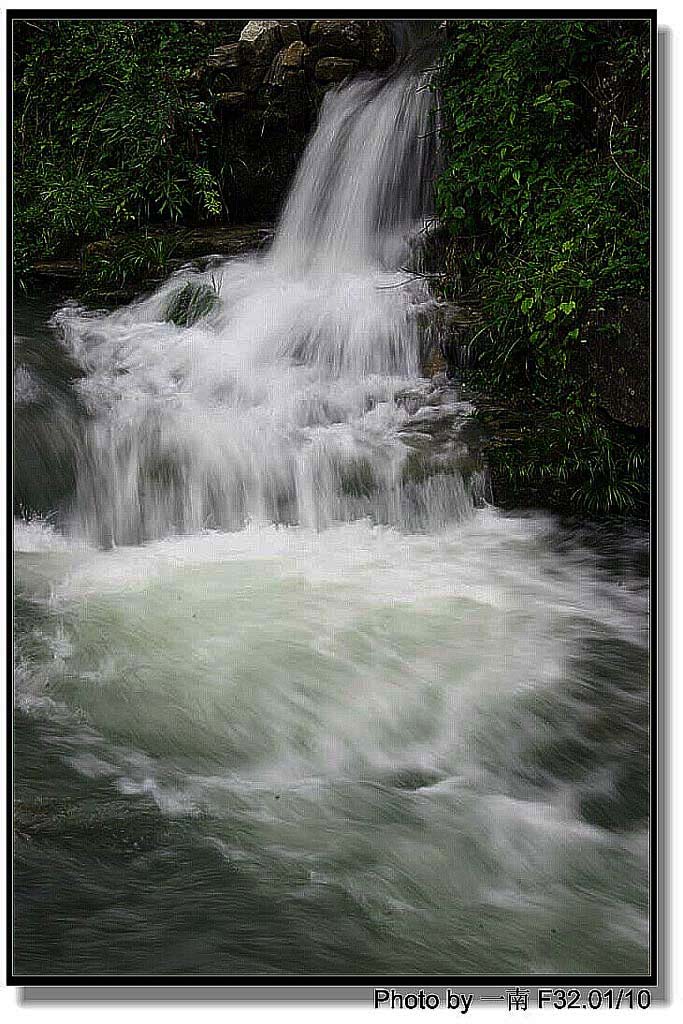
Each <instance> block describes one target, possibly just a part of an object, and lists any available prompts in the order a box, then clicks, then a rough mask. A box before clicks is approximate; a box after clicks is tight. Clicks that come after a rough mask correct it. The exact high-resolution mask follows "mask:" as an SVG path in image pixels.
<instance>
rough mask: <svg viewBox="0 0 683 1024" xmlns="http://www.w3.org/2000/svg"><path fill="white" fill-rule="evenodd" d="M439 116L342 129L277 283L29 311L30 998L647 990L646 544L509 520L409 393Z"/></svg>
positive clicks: (451, 420)
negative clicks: (362, 984) (340, 986)
mask: <svg viewBox="0 0 683 1024" xmlns="http://www.w3.org/2000/svg"><path fill="white" fill-rule="evenodd" d="M430 103H431V94H430V90H429V88H428V87H427V83H426V82H425V80H424V78H423V77H422V76H420V75H417V74H415V73H405V72H403V73H400V74H395V75H394V76H392V77H389V78H388V79H386V80H382V81H379V80H361V81H356V82H354V83H353V84H351V85H347V86H346V87H344V88H340V89H339V90H335V91H334V92H333V93H331V94H329V95H328V97H327V98H326V100H325V103H324V105H323V108H322V111H321V115H320V122H319V126H318V128H317V130H316V132H315V134H314V136H313V138H312V140H311V142H310V144H309V147H308V149H307V151H306V153H305V155H304V157H303V159H302V162H301V165H300V169H299V172H298V174H297V177H296V179H295V181H294V183H293V186H292V189H291V192H290V196H289V199H288V201H287V204H286V207H285V209H284V211H283V215H282V218H281V222H280V224H279V227H278V230H277V234H276V237H275V240H274V242H273V244H272V246H271V248H270V250H269V251H267V252H265V253H261V254H254V255H253V256H249V257H247V258H243V259H236V260H230V261H214V262H213V263H212V264H211V265H210V266H209V267H208V268H206V269H204V270H202V271H199V270H197V269H196V268H194V269H193V268H186V269H185V270H183V271H181V272H179V273H177V274H175V275H173V276H172V278H171V279H170V280H169V281H167V282H166V284H164V285H163V286H162V287H161V288H160V289H159V290H158V291H157V292H156V293H155V294H153V295H151V296H150V297H147V298H144V299H142V300H140V301H137V302H134V303H133V304H131V305H128V306H126V307H124V308H121V309H117V310H116V311H114V312H110V313H105V312H93V311H89V310H86V309H84V308H81V307H79V306H77V305H75V304H73V303H71V304H67V305H66V306H64V307H62V308H60V309H59V310H56V311H52V314H53V315H51V318H50V319H49V323H46V317H45V316H44V315H43V313H42V312H41V310H40V308H39V307H37V306H36V305H35V303H34V304H33V305H32V304H30V303H29V304H24V305H23V306H22V305H21V304H19V305H18V306H17V312H16V320H15V331H16V335H17V341H16V364H15V365H16V370H15V410H16V421H15V432H16V442H15V445H16V455H15V459H16V461H15V480H16V494H17V495H18V500H19V501H20V504H21V505H22V508H24V510H25V514H24V516H23V517H22V518H19V519H17V521H16V523H15V592H16V608H15V610H16V627H15V655H16V705H17V711H16V715H15V755H14V756H15V776H16V780H15V782H16V799H17V823H16V824H17V830H16V831H17V839H16V854H15V896H16V902H15V942H16V951H15V969H16V970H17V971H18V972H19V973H26V974H40V975H70V974H71V975H80V974H97V975H105V974H112V975H116V976H121V975H135V974H141V975H147V976H151V975H158V976H162V975H176V976H177V975H186V976H237V975H272V976H278V975H287V974H309V975H323V976H331V975H348V976H362V975H364V974H372V973H373V972H374V973H377V972H384V973H390V974H391V973H393V974H395V975H397V976H398V975H404V976H405V975H407V974H412V975H419V974H422V975H435V974H441V975H444V976H448V977H451V978H457V977H458V976H460V975H467V974H469V975H472V974H477V975H486V974H501V973H508V974H513V973H516V972H517V973H520V972H525V973H528V972H534V973H536V972H538V973H544V974H548V973H564V974H580V973H586V974H595V973H600V972H603V973H620V974H627V973H629V972H631V973H646V972H647V969H648V833H647V814H648V787H647V774H648V749H649V748H648V724H649V718H648V715H649V712H648V702H647V695H648V629H647V622H648V620H647V611H648V590H647V538H646V536H645V535H644V534H641V533H640V532H638V530H636V529H635V528H631V529H629V530H625V529H624V530H619V531H617V530H616V529H611V530H608V529H606V528H598V527H594V526H589V525H581V526H579V525H574V526H571V527H570V526H567V525H566V524H565V525H560V524H559V523H558V522H556V521H555V520H553V519H552V518H550V517H546V516H543V515H540V514H539V515H536V514H524V515H521V514H520V515H510V514H503V513H501V512H500V511H498V510H497V509H496V508H495V507H494V506H493V505H492V504H490V502H489V501H487V500H486V498H487V489H486V485H485V478H484V474H483V472H482V469H481V466H480V465H479V463H478V460H477V458H476V452H475V451H474V449H473V447H472V426H471V422H470V415H471V407H470V406H469V404H468V403H467V401H466V400H464V398H463V396H462V394H461V393H460V392H459V390H458V388H457V386H455V385H454V384H452V383H449V382H447V381H446V380H445V379H443V378H436V379H433V380H432V379H427V378H424V377H422V376H421V366H422V365H423V360H424V357H425V354H426V352H427V350H428V348H429V345H430V344H432V343H433V331H430V329H429V325H430V323H433V322H434V316H435V313H436V312H437V303H436V302H435V300H434V299H433V297H432V296H431V294H430V292H429V289H428V287H427V285H426V283H425V281H424V280H423V279H422V278H421V277H420V276H419V275H416V274H414V273H412V272H411V270H410V266H411V265H412V264H411V260H412V259H413V255H414V251H415V247H416V246H417V245H419V238H420V233H421V231H422V230H423V228H424V225H425V222H426V218H428V217H429V215H430V208H429V197H430V180H431V178H430V175H431V173H432V167H433V153H432V152H431V138H432V135H431V132H430V116H429V114H430V111H429V108H430ZM186 285H192V286H193V287H196V286H203V287H204V288H205V289H206V290H208V289H210V291H211V294H212V295H213V296H215V297H216V298H215V300H213V306H212V308H211V309H210V310H209V312H208V313H207V315H205V316H203V317H201V318H199V319H198V320H197V321H196V322H194V323H192V324H189V325H184V324H182V323H173V322H169V320H168V316H167V314H168V310H169V306H170V304H172V302H173V300H174V296H177V294H178V292H179V289H181V288H183V287H185V286H186ZM203 294H206V291H205V292H204V293H203ZM36 508H37V509H39V510H42V512H43V515H42V516H36V515H35V514H34V515H33V516H31V515H29V511H30V510H31V509H34V510H35V509H36Z"/></svg>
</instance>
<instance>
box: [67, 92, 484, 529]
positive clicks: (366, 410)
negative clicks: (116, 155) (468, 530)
mask: <svg viewBox="0 0 683 1024" xmlns="http://www.w3.org/2000/svg"><path fill="white" fill-rule="evenodd" d="M430 104H431V95H430V90H429V88H428V82H427V80H426V78H425V76H423V75H419V74H415V73H410V74H405V73H403V74H400V75H395V76H394V77H392V78H390V79H388V80H386V81H380V80H376V79H371V80H362V81H357V82H354V83H353V84H351V85H349V86H347V87H346V88H343V89H340V90H338V91H335V92H333V93H331V94H329V95H328V97H327V98H326V100H325V103H324V106H323V110H322V113H321V118H320V124H319V126H318V129H317V131H316V132H315V134H314V136H313V138H312V140H311V142H310V144H309V146H308V149H307V152H306V154H305V156H304V158H303V160H302V163H301V167H300V169H299V172H298V174H297V177H296V180H295V182H294V184H293V187H292V190H291V194H290V197H289V199H288V202H287V205H286V207H285V210H284V213H283V216H282V220H281V223H280V225H279V228H278V231H277V235H276V238H275V241H274V244H273V247H272V250H271V251H270V252H268V253H266V254H265V255H262V256H254V257H252V258H249V259H245V260H239V261H229V262H226V263H224V264H223V265H222V266H219V267H218V268H212V270H211V271H210V272H208V271H207V272H206V273H205V274H198V273H196V272H185V273H181V274H180V275H176V276H175V277H174V278H173V279H172V280H171V281H169V282H167V283H166V285H165V286H164V287H162V288H161V289H160V290H159V291H158V292H157V293H156V294H155V295H153V296H151V297H150V298H148V299H146V300H145V301H142V302H138V303H135V304H133V305H131V306H128V307H126V308H125V309H121V310H119V311H117V312H115V313H113V314H111V315H109V316H102V315H99V316H98V315H96V316H93V315H91V314H87V313H85V312H84V311H83V310H78V309H74V308H70V309H66V310H64V311H62V313H61V314H60V318H59V319H60V324H61V326H62V328H63V331H64V335H65V338H66V340H67V343H68V345H69V347H70V349H71V351H72V353H73V354H74V355H75V357H76V358H77V359H78V360H79V361H80V362H81V364H82V365H83V366H84V367H85V369H86V371H87V374H86V377H85V378H84V380H83V381H82V382H81V383H80V385H79V387H80V393H81V396H82V398H83V400H84V401H85V403H86V405H87V407H88V408H89V410H90V412H91V415H92V418H93V420H92V424H91V428H90V435H89V441H88V445H87V450H88V454H87V458H86V459H85V460H84V462H83V465H82V467H81V472H80V475H79V483H78V492H77V501H76V521H77V526H78V529H80V530H84V531H85V533H86V534H87V535H88V536H90V537H91V538H94V539H97V540H99V542H100V543H104V544H105V545H109V544H111V543H115V544H121V543H124V544H125V543H138V542H140V541H142V540H147V539H151V538H157V537H161V536H164V535H166V534H168V533H173V532H181V533H187V532H194V531H197V530H199V529H203V528H220V529H228V530H235V529H240V528H243V527H244V526H245V524H246V523H248V522H276V523H288V524H293V523H297V524H301V525H305V526H311V527H314V528H316V529H319V528H324V527H325V526H327V525H329V524H330V523H333V522H338V521H345V520H350V519H354V518H358V517H360V516H371V517H372V518H373V520H374V521H376V522H391V523H395V524H398V525H405V526H408V527H414V526H416V525H418V524H420V523H422V522H423V520H424V512H425V509H426V508H428V506H429V505H430V502H429V501H427V500H426V499H425V496H424V495H423V494H422V493H421V491H420V486H419V485H418V486H417V487H416V486H415V484H414V483H413V482H411V481H410V480H409V479H407V478H406V465H407V460H408V454H409V449H408V447H407V446H406V445H405V444H404V443H403V442H402V440H401V438H400V437H399V431H400V429H401V428H402V427H403V426H404V425H405V423H406V421H407V419H408V413H407V411H406V409H405V407H404V405H402V403H401V401H400V397H401V394H402V393H403V392H405V390H406V388H407V387H409V386H414V385H415V382H416V380H417V379H418V378H419V374H420V360H421V351H420V348H421V343H422V342H421V331H420V324H421V322H422V320H424V318H425V316H427V315H428V312H429V310H430V309H431V308H432V307H433V306H434V301H433V299H432V298H431V296H430V294H429V292H428V289H427V288H426V286H425V284H424V282H422V281H420V280H415V279H414V278H413V276H411V275H410V274H408V273H407V272H406V271H405V270H404V269H402V268H403V267H404V265H405V263H406V261H407V259H408V256H409V249H410V245H411V240H412V239H414V237H415V235H416V233H418V232H419V231H420V229H421V228H422V227H423V225H424V223H425V217H426V216H427V214H428V211H429V201H428V199H429V189H430V176H429V171H430V159H431V141H430V136H429V131H428V128H429V110H430ZM187 281H191V282H194V283H196V284H210V285H212V286H213V287H214V288H215V289H216V291H217V292H218V295H219V302H218V303H217V304H216V307H215V308H214V309H213V311H212V312H211V313H210V315H209V316H207V317H206V318H205V319H203V320H201V321H199V322H198V323H196V324H195V325H194V326H192V327H179V326H175V325H174V324H172V323H167V322H165V310H166V308H167V306H168V303H169V301H170V299H171V297H172V295H173V294H174V293H175V292H176V290H177V289H178V288H179V287H181V286H182V285H184V284H185V283H186V282H187ZM429 487H430V489H431V491H435V489H436V490H437V491H438V490H439V488H441V490H443V491H444V495H445V497H444V500H441V501H439V497H438V494H433V495H432V498H434V499H435V504H436V505H440V507H441V509H443V508H444V507H445V506H446V505H450V506H451V507H452V508H453V514H454V515H458V514H461V513H462V511H463V509H464V508H465V507H466V506H467V504H468V501H469V499H468V497H467V495H466V493H465V491H466V489H465V488H463V486H462V481H459V480H453V479H450V480H447V479H444V480H442V481H441V483H439V482H438V481H434V480H432V481H431V482H430V484H429Z"/></svg>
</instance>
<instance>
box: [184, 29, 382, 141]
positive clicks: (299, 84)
mask: <svg viewBox="0 0 683 1024" xmlns="http://www.w3.org/2000/svg"><path fill="white" fill-rule="evenodd" d="M395 58H396V50H395V47H394V42H393V39H392V35H391V31H390V29H389V26H388V23H387V22H384V21H376V20H362V19H361V20H359V19H348V18H319V19H316V20H310V21H292V20H287V19H270V20H253V21H249V22H247V24H246V25H245V26H244V27H243V29H242V31H241V34H240V37H239V39H238V40H237V41H235V42H230V43H226V44H224V45H222V46H219V47H217V48H216V49H215V50H214V52H213V53H212V54H211V55H210V56H209V58H208V59H207V61H206V63H205V66H204V68H203V69H198V72H197V74H198V76H199V77H200V78H201V77H203V78H204V79H205V80H206V83H207V85H208V87H209V88H210V90H211V93H212V95H213V96H214V97H217V99H216V100H215V102H216V104H217V107H218V108H219V112H220V114H221V116H227V115H229V114H230V113H231V112H232V113H233V114H234V113H235V112H237V111H240V110H241V109H243V108H244V107H247V108H250V109H255V110H258V109H265V108H268V109H271V108H273V105H276V106H277V105H279V107H280V109H281V110H282V111H283V112H284V113H285V114H288V115H290V116H292V117H294V119H295V120H296V121H297V123H298V124H304V123H305V124H306V126H308V127H310V124H311V123H312V120H313V116H314V113H315V110H316V109H317V107H318V105H319V103H320V101H321V99H322V96H323V95H324V93H325V91H326V90H327V89H328V88H329V87H330V86H332V85H334V84H335V83H337V82H341V81H343V80H344V79H346V78H349V77H351V76H353V75H355V74H357V73H358V72H360V71H374V72H382V71H386V70H387V69H388V68H389V67H390V66H391V64H392V63H393V61H394V60H395Z"/></svg>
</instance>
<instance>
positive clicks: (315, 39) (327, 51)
mask: <svg viewBox="0 0 683 1024" xmlns="http://www.w3.org/2000/svg"><path fill="white" fill-rule="evenodd" d="M309 44H310V45H311V46H312V47H314V48H315V50H316V52H317V53H318V55H320V56H322V55H326V56H327V55H329V56H334V57H351V58H353V57H358V58H359V57H361V56H362V53H363V30H362V28H361V26H360V24H359V23H358V22H357V21H348V20H346V19H343V18H319V19H318V20H317V21H314V22H313V24H312V25H311V30H310V34H309Z"/></svg>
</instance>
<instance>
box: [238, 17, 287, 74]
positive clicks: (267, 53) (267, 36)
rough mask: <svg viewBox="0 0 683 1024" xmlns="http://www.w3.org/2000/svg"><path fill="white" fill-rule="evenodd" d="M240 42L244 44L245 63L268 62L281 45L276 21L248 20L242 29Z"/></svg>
mask: <svg viewBox="0 0 683 1024" xmlns="http://www.w3.org/2000/svg"><path fill="white" fill-rule="evenodd" d="M240 42H241V43H243V44H244V49H243V53H244V60H245V62H246V63H248V64H270V62H271V60H272V59H273V57H274V56H275V54H276V53H277V51H278V50H279V49H280V47H281V46H282V35H281V33H280V25H279V24H278V22H277V21H249V22H247V24H246V25H245V26H244V28H243V29H242V32H241V34H240Z"/></svg>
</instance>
